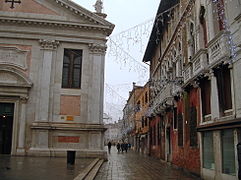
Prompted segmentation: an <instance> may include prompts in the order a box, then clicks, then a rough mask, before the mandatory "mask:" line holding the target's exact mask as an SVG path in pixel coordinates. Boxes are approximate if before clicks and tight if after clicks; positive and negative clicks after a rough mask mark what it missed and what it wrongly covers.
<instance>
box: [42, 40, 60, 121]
mask: <svg viewBox="0 0 241 180" xmlns="http://www.w3.org/2000/svg"><path fill="white" fill-rule="evenodd" d="M39 43H40V46H41V50H42V52H43V53H42V65H41V66H42V69H41V72H40V77H41V80H40V87H39V88H40V97H39V99H40V102H39V108H38V113H39V114H38V119H37V120H38V121H49V116H48V115H49V103H50V102H49V101H50V87H51V74H52V73H51V70H52V62H53V57H54V56H53V55H54V53H55V50H56V49H57V47H58V45H59V42H58V41H55V40H40V41H39Z"/></svg>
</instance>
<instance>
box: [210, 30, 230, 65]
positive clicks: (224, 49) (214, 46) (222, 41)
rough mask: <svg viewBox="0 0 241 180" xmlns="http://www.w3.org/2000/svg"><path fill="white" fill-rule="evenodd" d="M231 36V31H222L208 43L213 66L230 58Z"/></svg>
mask: <svg viewBox="0 0 241 180" xmlns="http://www.w3.org/2000/svg"><path fill="white" fill-rule="evenodd" d="M229 36H230V33H229V32H227V31H221V32H220V33H219V34H217V35H216V37H214V38H213V39H212V40H211V41H210V42H209V43H208V54H209V64H210V66H211V67H213V66H215V65H217V64H219V62H221V61H225V60H228V59H229V58H230V55H231V49H230V44H229Z"/></svg>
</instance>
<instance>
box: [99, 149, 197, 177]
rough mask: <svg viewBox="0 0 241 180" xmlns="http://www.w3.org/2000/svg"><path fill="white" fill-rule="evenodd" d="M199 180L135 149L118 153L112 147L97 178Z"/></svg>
mask: <svg viewBox="0 0 241 180" xmlns="http://www.w3.org/2000/svg"><path fill="white" fill-rule="evenodd" d="M106 179H107V180H109V179H111V180H197V179H199V178H197V177H194V176H191V175H189V174H187V173H185V172H184V171H181V170H178V169H176V168H173V167H171V166H170V165H168V164H167V163H165V162H161V161H160V160H158V159H155V158H153V157H149V156H146V155H141V154H139V153H136V152H134V151H129V152H127V153H117V151H116V149H115V148H114V147H112V149H111V153H110V154H109V155H108V161H107V162H105V163H104V164H103V165H102V167H101V169H100V170H99V172H98V174H97V176H96V177H95V180H106Z"/></svg>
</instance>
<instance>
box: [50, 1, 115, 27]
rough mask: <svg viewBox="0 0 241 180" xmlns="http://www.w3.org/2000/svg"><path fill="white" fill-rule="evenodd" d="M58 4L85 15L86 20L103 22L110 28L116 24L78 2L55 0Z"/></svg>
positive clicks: (77, 13)
mask: <svg viewBox="0 0 241 180" xmlns="http://www.w3.org/2000/svg"><path fill="white" fill-rule="evenodd" d="M55 1H56V3H57V4H60V5H61V6H62V7H65V8H66V9H68V10H70V11H72V12H74V14H76V15H79V16H81V17H84V18H85V19H86V20H88V21H90V22H94V23H96V24H102V25H105V26H109V27H110V28H112V29H113V28H114V24H112V23H110V22H108V21H106V20H105V19H104V18H103V17H101V16H99V15H98V14H96V13H93V12H91V11H89V10H87V9H85V8H83V7H81V6H79V5H78V4H76V3H74V2H72V1H69V0H55Z"/></svg>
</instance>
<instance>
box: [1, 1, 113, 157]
mask: <svg viewBox="0 0 241 180" xmlns="http://www.w3.org/2000/svg"><path fill="white" fill-rule="evenodd" d="M113 28H114V25H113V24H111V23H109V22H108V21H106V20H105V19H104V18H102V17H100V16H98V15H96V14H94V13H92V12H90V11H88V10H86V9H84V8H82V7H80V6H79V5H77V4H75V3H73V2H71V1H68V0H56V1H52V0H44V1H42V0H31V1H22V3H21V4H20V5H15V8H14V9H10V4H8V3H5V2H4V1H1V2H0V103H13V104H14V114H13V135H12V147H11V154H12V155H36V156H39V155H43V156H65V155H66V151H67V150H70V149H71V150H75V151H77V156H98V157H105V155H106V152H105V151H104V141H103V137H104V130H105V128H104V126H103V119H102V118H103V88H104V63H105V51H106V37H107V36H109V35H110V34H111V32H112V30H113ZM64 49H78V50H82V52H83V55H82V73H81V88H80V89H77V88H75V89H70V88H62V87H61V84H62V68H63V54H64Z"/></svg>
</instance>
